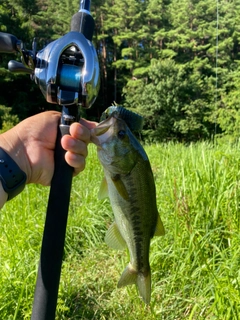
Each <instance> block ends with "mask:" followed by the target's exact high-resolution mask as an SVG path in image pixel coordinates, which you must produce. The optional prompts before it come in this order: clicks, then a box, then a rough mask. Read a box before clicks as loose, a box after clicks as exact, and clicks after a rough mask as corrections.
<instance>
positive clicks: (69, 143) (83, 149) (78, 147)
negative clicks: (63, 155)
mask: <svg viewBox="0 0 240 320" xmlns="http://www.w3.org/2000/svg"><path fill="white" fill-rule="evenodd" d="M61 144H62V147H63V149H64V150H66V151H68V152H70V153H75V154H78V155H81V156H84V157H87V155H88V150H87V143H86V142H84V141H82V140H77V139H75V138H73V137H72V136H69V135H65V136H63V137H62V139H61Z"/></svg>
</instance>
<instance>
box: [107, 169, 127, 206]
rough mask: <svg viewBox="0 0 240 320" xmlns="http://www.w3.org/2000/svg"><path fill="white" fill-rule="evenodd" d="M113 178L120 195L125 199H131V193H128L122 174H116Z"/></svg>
mask: <svg viewBox="0 0 240 320" xmlns="http://www.w3.org/2000/svg"><path fill="white" fill-rule="evenodd" d="M111 179H112V182H113V183H114V185H115V187H116V189H117V191H118V193H119V194H120V196H121V197H123V199H125V200H127V201H129V195H128V192H127V189H126V187H125V185H124V183H123V182H122V180H121V177H120V175H115V176H113V177H111Z"/></svg>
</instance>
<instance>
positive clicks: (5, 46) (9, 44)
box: [0, 32, 21, 53]
mask: <svg viewBox="0 0 240 320" xmlns="http://www.w3.org/2000/svg"><path fill="white" fill-rule="evenodd" d="M20 43H21V41H20V40H18V38H17V37H15V36H14V35H12V34H10V33H5V32H0V52H3V53H15V52H16V51H18V45H20Z"/></svg>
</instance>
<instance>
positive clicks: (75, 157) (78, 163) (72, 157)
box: [65, 151, 86, 175]
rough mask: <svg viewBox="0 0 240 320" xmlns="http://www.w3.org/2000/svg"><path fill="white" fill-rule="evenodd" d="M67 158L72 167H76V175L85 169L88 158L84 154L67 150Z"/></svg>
mask: <svg viewBox="0 0 240 320" xmlns="http://www.w3.org/2000/svg"><path fill="white" fill-rule="evenodd" d="M65 160H66V162H67V163H68V164H69V165H70V166H71V167H72V168H74V175H77V174H78V173H79V172H81V171H83V170H84V169H85V165H86V159H85V157H84V156H82V155H79V154H76V153H71V152H69V151H67V152H66V154H65Z"/></svg>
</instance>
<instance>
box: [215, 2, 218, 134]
mask: <svg viewBox="0 0 240 320" xmlns="http://www.w3.org/2000/svg"><path fill="white" fill-rule="evenodd" d="M218 5H219V2H218V0H216V63H215V69H216V73H215V120H214V136H216V134H217V108H218V106H217V103H218V40H219V39H218V32H219V10H218V9H219V8H218Z"/></svg>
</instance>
